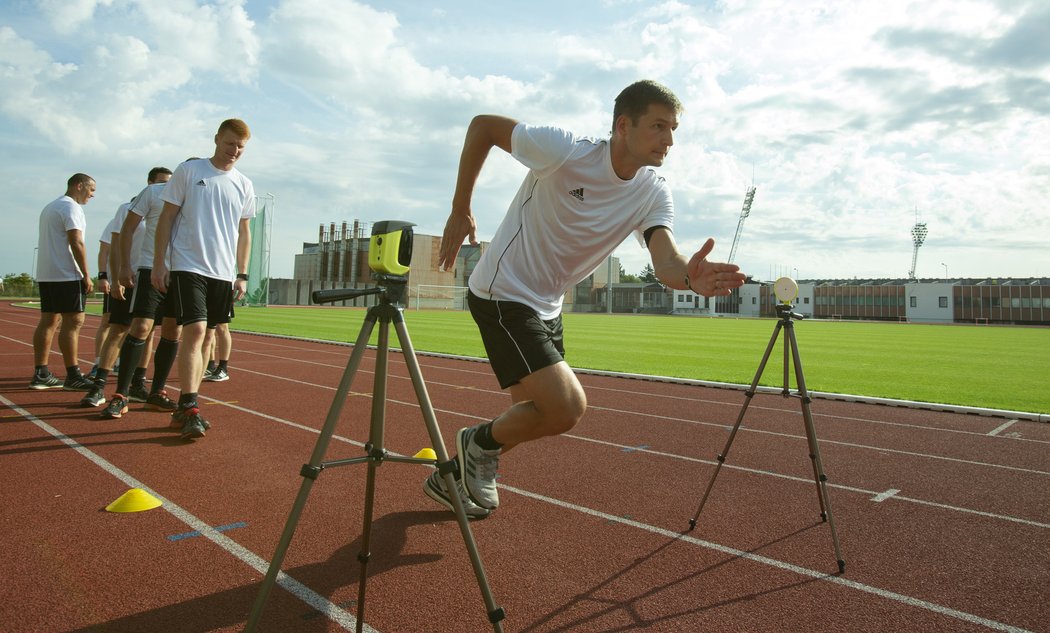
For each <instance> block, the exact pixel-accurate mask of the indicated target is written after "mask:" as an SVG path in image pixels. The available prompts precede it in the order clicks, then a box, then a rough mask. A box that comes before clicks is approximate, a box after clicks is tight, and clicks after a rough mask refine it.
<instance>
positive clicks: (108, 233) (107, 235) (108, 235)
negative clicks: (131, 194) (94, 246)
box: [99, 203, 129, 273]
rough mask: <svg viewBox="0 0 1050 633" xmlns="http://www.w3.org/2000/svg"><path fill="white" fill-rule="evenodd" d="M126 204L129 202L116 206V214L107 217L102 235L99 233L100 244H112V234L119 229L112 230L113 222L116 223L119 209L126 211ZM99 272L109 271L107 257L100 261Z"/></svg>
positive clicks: (119, 212)
mask: <svg viewBox="0 0 1050 633" xmlns="http://www.w3.org/2000/svg"><path fill="white" fill-rule="evenodd" d="M128 204H129V203H123V204H122V205H121V206H120V207H118V208H117V214H116V215H113V216H112V217H110V218H109V223H108V224H106V228H105V229H103V230H102V235H99V242H100V244H104V245H106V246H109V245H111V244H112V242H113V237H112V234H113V233H119V232H120V231H119V230H118V231H114V230H113V224H116V221H117V217H118V216H120V214H121V209H124V210H125V212H126V210H127V206H128ZM99 272H100V273H108V272H109V257H106V258H105V259H104V260H103V261H102V267H101V268H100V269H99Z"/></svg>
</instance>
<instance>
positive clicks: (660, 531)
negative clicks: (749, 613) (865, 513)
mask: <svg viewBox="0 0 1050 633" xmlns="http://www.w3.org/2000/svg"><path fill="white" fill-rule="evenodd" d="M500 487H501V488H502V489H504V490H507V491H509V492H513V493H516V494H519V495H521V496H523V497H527V498H530V499H533V500H536V501H542V502H544V503H549V504H551V505H554V506H557V507H560V508H564V509H566V510H571V511H573V512H579V513H581V514H586V515H589V516H592V517H595V518H598V519H602V520H604V521H607V522H614V523H619V524H621V525H625V526H628V527H632V528H634V529H637V530H642V531H645V532H649V533H651V534H656V535H659V536H663V537H666V538H669V539H674V540H678V541H681V542H683V543H689V544H691V545H696V546H699V547H702V548H704V549H709V550H713V551H716V552H720V553H722V554H726V555H727V556H732V557H734V558H741V559H744V560H749V561H752V562H755V563H759V564H761V565H766V566H768V567H773V568H775V569H779V570H781V571H786V572H790V573H793V574H798V575H799V576H804V577H808V578H813V579H815V580H819V581H822V582H828V583H832V584H835V585H839V586H842V587H846V588H848V589H853V590H855V591H860V592H863V593H867V594H871V595H873V596H877V597H879V598H883V599H885V600H890V601H892V602H897V603H900V604H903V605H907V606H909V607H915V608H919V609H925V610H927V611H931V612H933V613H937V614H939V615H944V616H947V617H951V618H955V619H957V620H962V621H963V622H967V623H969V624H975V625H978V626H983V627H986V628H989V629H992V630H994V631H1009V632H1010V633H1031V632H1030V631H1028V630H1027V629H1022V628H1019V627H1015V626H1011V625H1009V624H1004V623H1002V622H998V621H996V620H989V619H987V618H982V617H980V616H977V615H974V614H972V613H966V612H965V611H959V610H957V609H952V608H950V607H945V606H942V605H939V604H935V603H932V602H928V601H926V600H921V599H919V598H914V597H911V596H906V595H904V594H900V593H896V592H893V591H888V590H886V589H880V588H878V587H873V586H871V585H866V584H864V583H860V582H856V581H853V580H849V579H848V578H845V577H842V576H832V575H829V574H827V573H826V572H821V571H816V570H813V569H807V568H805V567H800V566H798V565H794V564H792V563H786V562H784V561H780V560H776V559H775V558H769V557H767V556H762V555H760V554H755V553H752V552H746V551H743V550H738V549H735V548H732V547H726V546H725V545H719V544H718V543H712V542H711V541H705V540H703V539H698V538H695V537H692V536H688V535H685V534H682V533H681V532H675V531H673V530H668V529H665V528H661V527H656V526H654V525H649V524H647V523H642V522H640V521H633V520H631V519H627V518H624V517H620V516H615V515H612V514H608V513H606V512H602V511H601V510H594V509H591V508H587V507H584V506H580V505H576V504H574V503H569V502H566V501H562V500H560V499H554V498H551V497H547V496H544V495H540V494H536V493H534V492H529V491H527V490H522V489H520V488H514V487H512V486H507V485H505V484H501V485H500Z"/></svg>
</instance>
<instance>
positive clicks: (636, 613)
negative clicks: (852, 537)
mask: <svg viewBox="0 0 1050 633" xmlns="http://www.w3.org/2000/svg"><path fill="white" fill-rule="evenodd" d="M822 524H823V523H822V522H821V523H815V524H813V525H810V526H807V527H803V528H800V529H798V530H796V531H795V532H792V533H790V534H785V535H784V536H782V537H780V538H777V539H774V540H772V541H770V542H768V543H765V544H764V545H760V546H758V547H755V548H754V549H751V550H748V552H747V553H749V554H756V553H758V552H760V551H762V550H764V549H766V548H768V547H771V546H773V545H775V544H777V543H780V542H782V541H786V540H788V539H791V538H794V537H796V536H798V535H800V534H802V533H803V532H806V531H808V530H811V529H814V528H816V527H818V526H820V525H822ZM683 536H685V533H682V534H679V535H678V536H676V537H673V538H671V539H670V540H668V541H667V542H666V543H664V544H662V545H660V546H659V547H657V548H656V549H654V550H653V551H651V552H649V553H648V554H645V555H643V556H639V557H638V558H637V559H635V561H634V562H633V563H631V564H630V565H628V566H627V567H626V568H625V569H623V570H620V571H617V572H616V573H614V574H613V575H612V576H609V577H608V578H606V579H605V580H603V581H601V582H599V583H598V584H597V585H595V586H594V587H591V588H590V589H588V590H587V591H585V592H583V593H580V594H577V595H576V596H574V597H572V598H571V599H570V600H569V601H568V602H566V603H565V604H564V605H562V606H561V607H558V608H556V609H554V610H553V611H551V612H549V613H547V614H546V615H544V616H542V617H540V618H539V619H537V620H535V621H534V622H532V623H531V624H528V625H526V626H525V627H524V628H523V629H522V631H537V630H539V629H540V628H541V627H544V626H547V625H550V624H553V623H554V622H555V621H557V620H558V619H560V618H562V617H563V616H566V615H567V614H568V613H570V612H571V611H573V610H575V609H587V608H588V605H596V606H597V609H596V610H594V611H592V612H590V613H587V614H585V615H578V616H574V617H572V619H570V620H569V621H567V622H565V623H564V624H560V625H556V628H544V629H543V630H545V631H573V630H576V628H578V627H580V626H582V625H583V624H586V623H588V622H592V621H594V620H597V619H599V618H602V617H607V616H609V615H612V614H615V613H617V612H623V613H625V614H626V615H627V617H628V619H629V621H630V622H629V623H627V624H622V625H613V626H611V627H610V628H607V629H603V631H605V632H606V633H614V632H617V631H637V630H641V629H646V628H650V627H653V626H657V625H660V624H662V623H665V622H668V621H673V620H676V619H678V618H682V617H685V616H688V615H691V614H697V613H703V612H705V611H709V610H712V609H718V608H721V607H724V606H726V605H729V604H735V603H737V602H745V601H748V600H754V599H755V598H759V597H761V596H765V595H770V594H774V593H777V592H780V591H785V590H790V589H794V588H797V587H802V586H805V585H807V584H809V583H812V582H815V581H817V580H820V578H804V579H802V580H799V581H797V582H793V583H789V584H785V585H781V586H779V587H775V588H771V589H766V590H763V591H755V592H751V593H747V594H743V595H739V596H736V597H733V598H730V599H726V600H721V601H718V602H709V603H705V604H701V605H698V606H695V607H692V608H688V609H679V610H677V611H673V612H669V613H665V614H663V615H660V616H656V617H654V616H652V615H651V614H650V615H643V613H642V610H640V609H639V608H638V605H640V604H642V603H644V602H645V601H646V600H648V599H650V598H653V597H655V596H657V595H659V594H660V593H662V592H665V591H669V590H670V589H672V588H673V587H675V586H677V585H681V584H683V583H687V582H689V581H692V580H694V579H697V578H699V577H701V576H703V575H705V574H708V573H710V572H713V571H715V570H717V569H719V568H721V567H724V566H725V565H728V564H729V563H733V562H737V561H739V560H742V558H743V557H741V556H733V557H730V558H727V559H725V560H723V561H719V562H717V563H714V564H713V565H709V566H708V567H705V568H703V569H699V570H697V571H695V572H693V573H691V574H689V575H687V576H683V577H680V578H676V579H674V580H669V581H668V582H665V583H663V584H661V585H650V584H649V578H650V576H649V575H648V574H645V573H643V572H642V571H641V569H642V567H644V566H645V564H646V563H648V562H649V561H650V560H652V559H653V558H655V557H657V556H658V555H659V554H661V553H662V552H663V551H664V550H666V549H668V548H669V547H671V546H672V545H675V544H677V543H679V541H681V539H682V537H683ZM632 574H637V575H639V581H638V583H637V584H638V585H640V586H643V587H645V589H644V590H642V591H640V592H639V593H637V594H636V595H634V596H632V597H624V598H613V597H603V596H602V595H601V594H602V593H603V592H604V591H606V590H607V589H609V587H610V586H611V585H612V584H613V583H617V582H621V583H622V582H624V581H629V580H630V576H631V575H632ZM831 575H833V574H828V576H831ZM645 611H649V612H651V611H652V609H651V608H648V609H645Z"/></svg>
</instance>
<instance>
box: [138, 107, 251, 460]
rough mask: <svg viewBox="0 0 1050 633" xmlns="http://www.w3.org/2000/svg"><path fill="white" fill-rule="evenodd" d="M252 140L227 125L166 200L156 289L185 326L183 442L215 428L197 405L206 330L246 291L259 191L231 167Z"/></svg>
mask: <svg viewBox="0 0 1050 633" xmlns="http://www.w3.org/2000/svg"><path fill="white" fill-rule="evenodd" d="M250 138H251V131H250V130H249V129H248V125H247V124H246V123H245V122H244V121H241V120H240V119H227V120H225V121H223V122H222V124H221V125H219V129H218V131H217V132H216V133H215V154H214V155H213V156H212V157H211V158H209V159H200V160H192V161H186V162H185V163H183V164H181V165H179V166H178V167H177V168H176V169H175V175H174V176H172V178H171V181H170V182H169V183H168V186H167V188H166V189H165V190H164V194H163V198H164V212H163V213H161V216H160V222H159V223H158V225H157V235H156V241H155V245H154V252H153V271H152V281H153V286H154V287H155V288H156V289H157V290H159V291H161V292H170V293H171V294H172V295H174V298H175V302H176V304H177V313H178V320H179V324H181V325H182V353H180V354H179V359H178V363H179V384H180V387H181V388H182V394H181V395H180V396H179V403H178V408H177V409H176V410H175V412H174V413H173V414H172V426H177V427H179V428H180V434H181V436H182V437H183V438H184V439H195V438H199V437H204V432H205V431H206V430H207V429H208V428H210V426H211V425H210V424H209V423H208V422H207V421H206V420H205V419H204V418H203V417H202V416H201V414H200V408H199V406H198V403H197V391H198V389H199V388H200V383H201V377H202V376H203V372H204V359H203V353H202V352H203V343H204V342H205V338H206V336H207V330H208V329H214V328H215V327H216V326H217V325H218V324H219V323H228V322H229V318H230V317H229V314H230V305H231V301H233V300H236V299H240V298H241V297H242V296H244V293H245V291H246V289H247V284H248V273H247V270H248V258H249V256H250V254H251V232H250V230H249V223H250V221H251V219H252V218H253V217H255V189H254V187H253V186H252V181H251V180H249V179H248V178H247V177H246V176H245V175H244V174H242V173H241V172H239V171H238V170H237V169H236V168H235V167H234V165H236V163H237V161H238V160H239V159H240V157H241V154H243V152H244V148H245V146H246V145H247V144H248V139H250ZM169 250H170V253H169V252H168V251H169ZM166 254H168V255H169V256H170V262H169V261H168V260H167V259H166V257H165V255H166ZM169 271H170V278H169ZM231 279H232V280H234V281H232V282H231V281H230V280H231Z"/></svg>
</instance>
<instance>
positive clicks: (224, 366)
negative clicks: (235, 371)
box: [219, 360, 230, 371]
mask: <svg viewBox="0 0 1050 633" xmlns="http://www.w3.org/2000/svg"><path fill="white" fill-rule="evenodd" d="M229 368H230V361H228V360H220V361H219V369H221V370H223V371H227V370H229Z"/></svg>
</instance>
